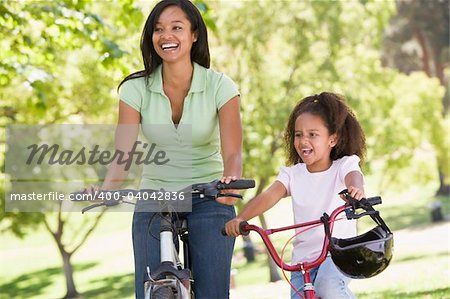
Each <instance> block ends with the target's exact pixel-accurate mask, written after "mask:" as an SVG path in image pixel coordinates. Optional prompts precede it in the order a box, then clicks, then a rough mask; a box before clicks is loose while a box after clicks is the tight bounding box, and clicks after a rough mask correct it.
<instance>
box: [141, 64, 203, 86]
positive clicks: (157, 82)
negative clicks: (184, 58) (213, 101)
mask: <svg viewBox="0 0 450 299" xmlns="http://www.w3.org/2000/svg"><path fill="white" fill-rule="evenodd" d="M206 71H207V69H206V68H204V67H203V66H201V65H199V64H197V63H196V62H194V72H193V74H192V82H191V88H190V89H189V93H191V92H201V91H204V90H205V88H206ZM149 87H150V90H151V91H153V92H159V93H163V81H162V64H160V65H158V67H157V68H156V69H155V71H154V72H153V74H152V75H151V77H150V79H149Z"/></svg>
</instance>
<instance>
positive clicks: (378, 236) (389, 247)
mask: <svg viewBox="0 0 450 299" xmlns="http://www.w3.org/2000/svg"><path fill="white" fill-rule="evenodd" d="M393 247H394V239H393V234H392V233H391V232H390V231H388V230H386V229H384V228H383V227H382V226H381V225H378V226H377V227H375V228H373V229H372V230H370V231H368V232H366V233H364V234H362V235H360V236H356V237H353V238H348V239H337V238H333V237H332V238H331V240H330V253H331V258H332V259H333V262H334V264H335V265H336V266H337V267H338V268H339V270H341V272H342V273H344V275H346V276H349V277H351V278H369V277H372V276H375V275H377V274H378V273H380V272H381V271H383V270H384V269H386V267H387V266H388V265H389V262H390V261H391V259H392V251H393Z"/></svg>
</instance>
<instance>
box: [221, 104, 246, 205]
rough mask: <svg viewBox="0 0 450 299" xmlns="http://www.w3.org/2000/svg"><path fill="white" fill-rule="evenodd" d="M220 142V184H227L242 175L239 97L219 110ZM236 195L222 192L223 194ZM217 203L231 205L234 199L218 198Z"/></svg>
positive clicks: (226, 191) (225, 191) (227, 191)
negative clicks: (221, 172) (221, 175)
mask: <svg viewBox="0 0 450 299" xmlns="http://www.w3.org/2000/svg"><path fill="white" fill-rule="evenodd" d="M219 127H220V142H221V147H222V148H221V149H222V158H223V164H224V170H223V178H222V182H224V183H227V184H228V183H229V182H230V181H232V180H236V179H238V178H240V177H241V175H242V124H241V114H240V110H239V96H235V97H234V98H232V99H230V100H229V101H228V102H227V103H226V104H225V105H223V106H222V107H221V108H220V110H219ZM230 192H233V193H238V191H235V190H224V193H230ZM217 201H218V202H220V203H222V204H228V205H232V204H234V203H235V201H236V198H235V197H219V198H218V199H217Z"/></svg>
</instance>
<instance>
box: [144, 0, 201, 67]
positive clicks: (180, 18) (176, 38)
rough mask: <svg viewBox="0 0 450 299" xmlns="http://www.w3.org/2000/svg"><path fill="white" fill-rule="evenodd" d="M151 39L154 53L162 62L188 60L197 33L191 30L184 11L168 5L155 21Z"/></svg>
mask: <svg viewBox="0 0 450 299" xmlns="http://www.w3.org/2000/svg"><path fill="white" fill-rule="evenodd" d="M152 41H153V47H154V48H155V51H156V53H157V54H158V55H159V57H161V59H162V60H163V61H164V62H167V63H174V62H179V61H183V60H184V59H188V60H189V61H190V59H191V48H192V44H193V43H194V42H196V41H197V34H196V33H195V32H192V28H191V22H190V21H189V19H188V18H187V17H186V14H185V13H184V11H183V10H182V9H181V8H179V7H178V6H169V7H167V8H165V9H164V10H163V11H162V13H161V15H160V16H159V18H158V19H157V21H156V24H155V27H154V30H153V35H152Z"/></svg>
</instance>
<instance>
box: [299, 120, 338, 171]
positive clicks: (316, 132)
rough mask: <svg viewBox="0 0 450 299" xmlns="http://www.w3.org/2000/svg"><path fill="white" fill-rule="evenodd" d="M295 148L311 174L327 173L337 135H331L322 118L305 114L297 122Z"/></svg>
mask: <svg viewBox="0 0 450 299" xmlns="http://www.w3.org/2000/svg"><path fill="white" fill-rule="evenodd" d="M294 136H295V137H294V146H295V149H296V150H297V153H298V155H299V156H300V158H301V159H302V161H303V162H304V163H305V164H306V167H307V169H308V170H309V171H310V172H320V171H325V170H327V169H328V168H329V167H330V166H331V158H330V153H331V150H332V149H333V147H334V146H335V145H336V135H335V134H333V135H330V133H329V132H328V128H327V127H326V126H325V122H324V121H323V119H322V118H321V117H320V116H317V115H314V114H311V113H308V112H305V113H302V114H300V115H299V116H298V117H297V119H296V121H295V135H294Z"/></svg>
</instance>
